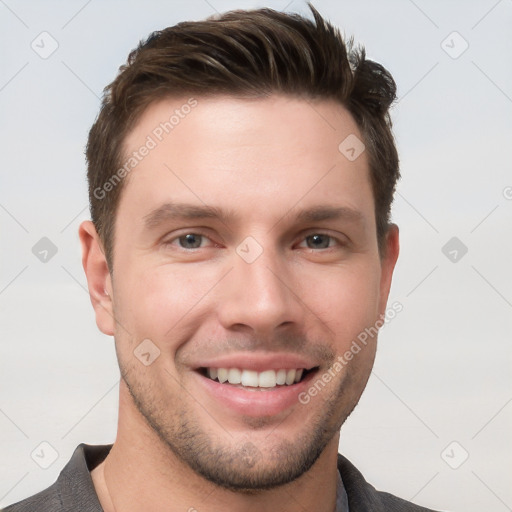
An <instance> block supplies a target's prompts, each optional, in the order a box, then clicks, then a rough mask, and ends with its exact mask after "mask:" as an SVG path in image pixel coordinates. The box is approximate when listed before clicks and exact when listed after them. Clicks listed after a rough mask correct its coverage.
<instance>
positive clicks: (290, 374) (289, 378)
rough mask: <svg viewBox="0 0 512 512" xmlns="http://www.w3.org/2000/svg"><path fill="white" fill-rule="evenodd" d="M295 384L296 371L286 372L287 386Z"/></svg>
mask: <svg viewBox="0 0 512 512" xmlns="http://www.w3.org/2000/svg"><path fill="white" fill-rule="evenodd" d="M294 382H295V370H293V369H291V370H288V371H287V372H286V384H288V386H289V385H290V384H293V383H294Z"/></svg>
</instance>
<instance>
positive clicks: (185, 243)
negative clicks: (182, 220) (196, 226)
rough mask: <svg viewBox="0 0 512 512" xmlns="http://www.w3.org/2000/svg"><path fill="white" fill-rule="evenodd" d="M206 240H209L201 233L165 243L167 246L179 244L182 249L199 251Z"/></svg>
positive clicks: (185, 235) (183, 236)
mask: <svg viewBox="0 0 512 512" xmlns="http://www.w3.org/2000/svg"><path fill="white" fill-rule="evenodd" d="M205 240H208V238H207V237H206V236H205V235H201V234H199V233H186V234H184V235H181V236H178V237H176V238H173V239H171V240H169V241H167V242H165V244H166V245H175V244H176V243H177V244H178V246H179V247H180V248H181V249H199V248H200V247H202V246H203V244H202V242H203V241H205Z"/></svg>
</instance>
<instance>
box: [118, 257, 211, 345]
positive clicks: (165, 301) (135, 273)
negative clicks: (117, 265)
mask: <svg viewBox="0 0 512 512" xmlns="http://www.w3.org/2000/svg"><path fill="white" fill-rule="evenodd" d="M210 270H211V269H210ZM121 272H122V275H123V278H122V279H121V281H122V282H121V283H120V285H119V286H118V287H117V289H116V316H117V317H118V319H119V320H120V321H121V322H124V324H125V325H126V328H127V329H128V330H130V331H132V332H133V333H134V334H136V335H137V337H140V336H143V337H150V338H151V337H154V339H155V340H164V339H167V338H168V337H169V336H168V335H169V331H170V330H173V329H175V328H176V329H179V327H180V324H181V323H183V322H182V320H183V319H185V318H186V317H187V315H188V314H192V311H193V310H194V311H196V310H199V308H198V305H199V304H200V302H201V299H202V298H203V297H204V296H205V295H206V294H207V293H208V290H210V289H211V288H212V286H213V285H214V284H215V282H216V278H215V272H211V271H210V272H208V269H206V267H204V272H201V270H200V269H199V270H198V269H197V267H195V268H194V266H193V265H188V266H187V265H161V266H157V267H149V266H143V265H141V264H139V265H132V266H130V267H129V268H128V267H125V268H124V269H120V273H121ZM217 280H218V278H217Z"/></svg>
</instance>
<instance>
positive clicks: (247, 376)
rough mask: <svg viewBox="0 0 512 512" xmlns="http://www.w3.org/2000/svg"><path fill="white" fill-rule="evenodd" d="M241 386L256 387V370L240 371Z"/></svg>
mask: <svg viewBox="0 0 512 512" xmlns="http://www.w3.org/2000/svg"><path fill="white" fill-rule="evenodd" d="M242 386H251V387H253V388H257V387H258V372H255V371H253V370H243V371H242Z"/></svg>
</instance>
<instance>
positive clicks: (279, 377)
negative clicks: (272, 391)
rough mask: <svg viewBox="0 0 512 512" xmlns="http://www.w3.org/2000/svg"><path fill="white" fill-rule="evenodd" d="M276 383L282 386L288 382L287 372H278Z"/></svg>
mask: <svg viewBox="0 0 512 512" xmlns="http://www.w3.org/2000/svg"><path fill="white" fill-rule="evenodd" d="M276 382H277V384H279V385H280V386H282V385H283V384H284V383H285V382H286V370H277V373H276Z"/></svg>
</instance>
